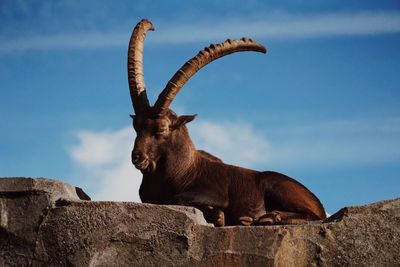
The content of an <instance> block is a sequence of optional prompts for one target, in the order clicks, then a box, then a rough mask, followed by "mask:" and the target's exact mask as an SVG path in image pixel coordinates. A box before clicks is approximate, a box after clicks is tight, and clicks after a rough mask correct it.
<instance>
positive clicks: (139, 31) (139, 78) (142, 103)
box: [128, 19, 154, 114]
mask: <svg viewBox="0 0 400 267" xmlns="http://www.w3.org/2000/svg"><path fill="white" fill-rule="evenodd" d="M149 30H151V31H153V30H154V26H153V24H152V23H151V22H150V21H148V20H147V19H142V20H141V21H140V22H139V23H138V24H137V25H136V27H135V28H134V29H133V32H132V35H131V39H130V41H129V48H128V81H129V91H130V93H131V99H132V106H133V108H134V110H135V113H136V114H138V113H143V112H144V111H145V110H146V109H148V108H149V106H150V105H149V100H148V99H147V95H146V87H145V83H144V74H143V43H144V39H145V37H146V33H147V31H149Z"/></svg>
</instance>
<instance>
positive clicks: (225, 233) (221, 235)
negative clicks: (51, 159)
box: [0, 178, 400, 266]
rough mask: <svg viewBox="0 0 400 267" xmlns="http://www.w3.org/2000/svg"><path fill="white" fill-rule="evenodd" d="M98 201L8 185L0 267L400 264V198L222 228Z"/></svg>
mask: <svg viewBox="0 0 400 267" xmlns="http://www.w3.org/2000/svg"><path fill="white" fill-rule="evenodd" d="M89 200H90V198H89V197H88V196H87V195H86V194H85V193H84V192H83V190H82V189H80V188H77V187H74V186H71V185H68V184H65V183H62V182H59V181H56V180H50V179H43V178H41V179H32V178H0V211H1V214H0V265H1V266H43V265H50V266H65V265H68V266H343V265H345V266H349V265H350V266H360V265H368V266H400V199H394V200H387V201H382V202H378V203H374V204H371V205H367V206H357V207H346V208H343V209H341V210H340V211H339V212H337V213H336V214H334V215H332V216H331V217H330V218H328V219H327V220H325V221H323V222H322V221H320V222H312V223H307V224H302V225H286V226H262V227H242V226H234V227H222V228H215V227H213V226H212V225H210V224H207V223H206V221H205V220H204V218H203V216H202V213H201V212H200V211H199V210H197V209H195V208H192V207H180V206H158V205H150V204H138V203H132V202H95V201H89Z"/></svg>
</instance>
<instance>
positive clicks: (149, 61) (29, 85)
mask: <svg viewBox="0 0 400 267" xmlns="http://www.w3.org/2000/svg"><path fill="white" fill-rule="evenodd" d="M183 2H185V3H183ZM142 18H148V19H150V20H151V21H152V22H153V24H154V25H155V27H156V31H155V32H151V33H149V34H148V37H147V39H146V44H145V52H144V64H145V77H146V85H147V88H148V94H149V97H150V99H151V100H152V101H154V100H155V99H156V97H157V96H158V94H159V92H160V91H161V89H162V88H163V87H164V85H165V83H166V82H167V81H168V80H169V78H170V77H171V76H172V75H173V74H174V72H175V71H176V70H177V69H178V68H179V67H180V66H181V65H182V64H183V63H184V62H185V61H186V60H187V59H189V58H191V57H192V56H194V55H195V54H196V53H197V52H198V50H200V49H202V48H203V47H205V46H207V45H209V44H210V43H211V42H221V41H223V40H225V39H227V38H240V37H243V36H246V37H251V38H254V39H256V40H257V41H259V42H261V43H263V44H264V45H265V46H266V47H267V48H268V53H267V54H266V55H263V54H259V53H239V54H235V55H231V56H228V57H225V58H223V59H220V60H218V61H216V62H213V63H212V64H210V65H208V66H206V67H205V68H204V69H202V70H201V71H200V72H199V73H198V74H196V76H195V77H193V78H192V79H191V80H190V81H189V82H188V83H187V84H186V86H185V88H183V89H182V91H181V92H180V94H179V95H178V97H177V98H176V100H175V101H174V103H173V109H174V110H175V111H177V112H178V113H180V114H183V113H187V114H193V113H197V114H199V116H198V118H197V119H196V121H194V122H193V123H191V124H190V126H189V130H190V132H191V134H192V136H193V139H194V141H195V144H196V146H197V147H198V148H204V149H206V150H208V151H210V152H212V153H215V154H216V155H217V156H220V157H221V158H222V159H224V160H225V161H226V162H229V163H234V164H238V165H242V166H246V167H252V168H255V169H259V170H275V171H279V172H282V173H285V174H287V175H289V176H291V177H293V178H296V179H298V180H299V181H301V182H302V183H304V184H305V185H306V186H307V187H309V188H310V189H311V190H312V191H314V192H315V193H316V194H317V195H318V196H319V197H320V199H321V200H322V202H323V203H324V205H325V207H326V208H327V210H328V211H329V212H331V213H332V212H334V211H336V210H337V209H339V208H340V207H343V206H349V205H360V204H366V203H370V202H373V201H377V200H381V199H389V198H394V197H399V196H400V193H399V192H400V190H399V189H400V179H399V178H400V177H399V175H398V174H399V171H400V164H399V163H400V108H399V107H400V88H399V84H400V75H399V70H400V53H399V51H398V47H400V4H399V2H398V1H397V0H394V1H390V0H385V1H353V0H349V1H345V2H344V1H322V0H321V1H317V0H308V1H257V0H254V1H243V0H242V1H113V2H112V3H111V2H110V1H85V2H83V1H22V0H21V1H11V0H9V1H7V0H5V1H1V2H0V22H1V23H0V116H1V120H0V129H1V131H0V176H27V177H50V178H56V179H60V180H63V181H65V182H68V183H72V184H74V185H77V186H80V187H83V188H84V189H85V191H87V192H88V193H89V194H90V195H92V196H94V198H95V199H107V200H133V201H138V196H137V187H138V186H139V184H140V174H139V173H138V172H137V171H136V170H135V169H134V167H133V166H131V165H130V163H129V160H130V159H129V157H130V150H131V146H132V142H133V140H134V137H135V135H134V132H133V130H132V129H131V126H130V123H131V121H130V119H129V117H128V114H130V113H132V107H131V102H130V99H129V90H128V85H127V74H126V53H127V45H128V41H129V37H130V33H131V31H132V28H133V27H134V26H135V24H136V23H137V22H138V21H139V20H140V19H142Z"/></svg>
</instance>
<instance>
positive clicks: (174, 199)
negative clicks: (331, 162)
mask: <svg viewBox="0 0 400 267" xmlns="http://www.w3.org/2000/svg"><path fill="white" fill-rule="evenodd" d="M149 30H154V27H153V25H152V24H151V22H150V21H148V20H142V21H140V22H139V23H138V24H137V25H136V27H135V29H134V30H133V33H132V37H131V39H130V43H129V49H128V78H129V88H130V95H131V99H132V105H133V108H134V110H135V115H131V117H132V119H133V127H134V129H135V131H136V134H137V137H136V140H135V146H134V148H133V151H132V163H133V164H134V165H135V167H136V168H137V169H139V170H140V171H141V172H142V173H143V180H142V184H141V186H140V190H139V195H140V198H141V200H142V201H143V202H147V203H154V204H175V205H189V206H195V207H197V208H199V209H201V210H202V211H203V213H204V215H205V217H206V219H207V221H209V222H211V223H214V224H215V225H217V226H223V225H237V224H242V225H265V224H281V223H300V222H304V221H309V220H318V219H323V218H325V211H324V208H323V206H322V204H321V202H320V201H319V200H318V198H317V197H316V196H315V195H314V194H313V193H312V192H310V191H309V190H308V189H307V188H306V187H304V186H303V185H301V184H300V183H299V182H297V181H296V180H294V179H292V178H290V177H288V176H285V175H283V174H280V173H276V172H270V171H266V172H258V171H254V170H249V169H245V168H241V167H236V166H232V165H228V164H225V163H223V162H222V161H221V160H220V159H218V158H217V157H215V156H213V155H211V154H209V153H207V152H204V151H201V150H196V148H195V146H194V144H193V142H192V141H191V139H190V136H189V133H188V129H187V127H186V124H187V123H188V122H191V121H192V120H193V119H194V118H195V116H196V115H186V116H178V115H176V114H175V113H174V112H173V111H172V110H170V109H169V106H170V104H171V102H172V101H173V99H174V98H175V96H176V95H177V93H178V92H179V90H180V89H181V88H182V87H183V86H184V85H185V83H186V82H187V81H188V80H189V79H190V78H191V77H192V76H193V75H194V74H195V73H196V72H197V71H198V70H200V69H201V68H202V67H204V66H205V65H207V64H208V63H210V62H212V61H214V60H216V59H218V58H220V57H223V56H225V55H228V54H231V53H236V52H242V51H255V52H261V53H266V49H265V48H264V47H263V46H262V45H261V44H259V43H257V42H255V41H253V40H251V39H247V38H242V39H240V40H229V39H228V40H226V41H225V42H223V43H221V44H213V45H210V46H209V47H206V48H205V49H203V50H201V51H200V52H199V53H198V54H197V55H196V56H195V57H193V58H192V59H190V60H188V61H187V62H186V63H185V64H184V65H183V66H182V67H181V68H180V69H179V70H178V71H177V72H176V73H175V75H174V76H173V77H172V78H171V79H170V80H169V81H168V83H167V85H166V86H165V88H164V90H163V91H162V92H161V94H160V95H159V97H158V99H157V101H156V102H155V104H154V106H150V104H149V101H148V99H147V96H146V88H145V83H144V74H143V43H144V39H145V36H146V33H147V31H149ZM238 153H239V151H238Z"/></svg>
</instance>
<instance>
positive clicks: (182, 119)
mask: <svg viewBox="0 0 400 267" xmlns="http://www.w3.org/2000/svg"><path fill="white" fill-rule="evenodd" d="M196 116H197V114H194V115H183V116H179V117H178V119H177V120H176V121H175V122H173V124H172V125H171V128H172V129H177V128H179V127H181V126H182V125H185V124H186V123H189V122H191V121H192V120H194V119H195V118H196Z"/></svg>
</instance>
